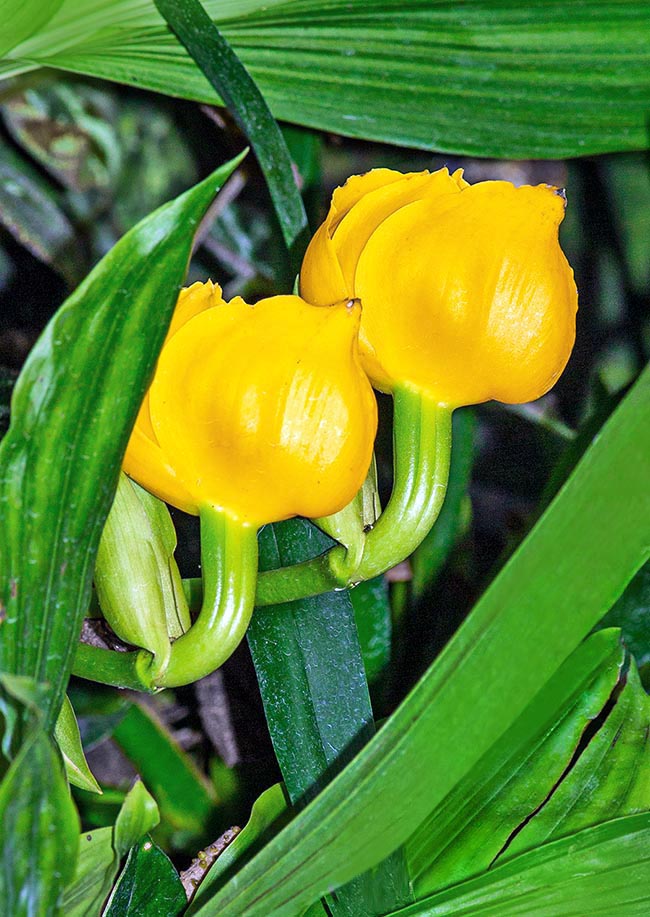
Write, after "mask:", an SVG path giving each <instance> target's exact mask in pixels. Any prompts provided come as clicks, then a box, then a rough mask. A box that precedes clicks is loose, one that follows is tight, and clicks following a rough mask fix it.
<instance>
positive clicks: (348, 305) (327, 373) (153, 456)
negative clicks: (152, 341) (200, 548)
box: [124, 284, 377, 526]
mask: <svg viewBox="0 0 650 917" xmlns="http://www.w3.org/2000/svg"><path fill="white" fill-rule="evenodd" d="M360 311H361V310H360V307H359V304H358V303H356V302H351V301H346V302H341V303H338V304H337V305H334V306H331V307H330V308H328V309H319V308H315V307H314V306H311V305H308V304H307V303H306V302H304V301H303V300H302V299H300V297H298V296H275V297H271V298H269V299H264V300H262V301H261V302H259V303H257V305H255V306H249V305H247V304H246V303H245V302H244V301H243V300H242V299H240V298H239V297H236V298H235V299H233V300H231V301H230V302H229V303H226V302H224V301H223V299H222V298H221V291H220V290H219V288H218V287H216V286H213V285H212V284H205V285H204V284H195V285H194V286H192V287H190V288H189V290H186V291H184V292H183V293H182V294H181V297H180V299H179V305H178V308H177V311H176V313H175V316H174V321H173V323H172V326H171V328H170V332H169V335H168V337H167V340H166V342H165V345H164V346H163V349H162V352H161V355H160V358H159V361H158V366H157V369H156V374H155V376H154V379H153V382H152V384H151V387H150V389H149V393H148V396H147V398H146V399H145V403H144V404H143V407H142V409H141V411H140V415H139V417H138V421H137V423H136V427H135V429H134V432H133V435H132V437H131V440H130V443H129V446H128V449H127V453H126V457H125V461H124V468H125V470H126V471H127V473H128V474H129V475H131V476H132V477H134V478H135V479H136V480H137V481H138V482H139V483H140V484H142V485H143V486H144V487H145V488H147V490H150V491H151V492H152V493H154V494H156V495H157V496H159V497H161V498H162V499H164V500H166V501H167V502H170V503H172V504H174V505H175V506H178V507H180V508H181V509H184V510H186V511H188V512H191V513H198V512H199V509H200V508H201V507H202V506H207V505H209V506H213V507H216V508H218V509H221V510H224V511H226V512H227V513H229V515H231V516H232V517H234V518H236V519H239V520H240V521H241V522H242V523H245V524H251V525H255V526H259V525H261V524H263V523H265V522H274V521H279V520H281V519H286V518H288V517H290V516H294V515H304V516H326V515H329V514H331V513H334V512H336V511H338V510H340V509H341V508H342V507H343V506H345V505H346V504H347V503H348V502H349V501H350V500H351V499H352V497H353V496H354V495H355V493H356V492H357V490H358V489H359V488H360V487H361V485H362V484H363V481H364V479H365V476H366V473H367V471H368V467H369V465H370V460H371V455H372V446H373V440H374V435H375V431H376V423H377V418H376V404H375V399H374V395H373V393H372V389H371V388H370V385H369V384H368V382H367V380H366V377H365V375H364V373H363V371H362V369H361V366H360V364H359V359H358V353H357V332H358V326H359V318H360Z"/></svg>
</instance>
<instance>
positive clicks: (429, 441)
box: [354, 388, 452, 581]
mask: <svg viewBox="0 0 650 917" xmlns="http://www.w3.org/2000/svg"><path fill="white" fill-rule="evenodd" d="M394 403H395V410H394V416H393V444H394V445H393V451H394V458H393V492H392V493H391V497H390V500H389V502H388V505H387V506H386V509H385V510H384V512H383V513H382V514H381V516H380V517H379V519H378V520H377V524H376V525H375V526H374V527H373V528H372V530H371V531H370V532H369V533H368V535H367V537H366V543H365V547H364V552H363V557H362V559H361V563H360V564H359V566H358V568H357V570H356V571H355V573H354V576H355V577H356V578H357V579H358V580H359V581H361V580H367V579H371V578H372V577H373V576H377V575H379V574H380V573H384V572H385V571H386V570H389V569H390V568H391V567H394V566H395V564H398V563H400V561H402V560H405V559H406V558H407V557H409V556H410V555H411V554H412V553H413V551H415V549H416V548H417V547H418V546H419V545H420V544H421V542H422V540H423V539H424V538H425V537H426V535H427V534H428V533H429V531H430V530H431V528H432V526H433V524H434V522H435V521H436V519H437V518H438V515H439V513H440V510H441V509H442V504H443V503H444V499H445V494H446V493H447V482H448V480H449V463H450V459H451V413H452V411H451V408H449V407H448V406H447V405H442V404H438V403H437V402H436V401H434V400H433V399H432V398H430V397H429V396H428V395H426V394H425V393H423V392H418V391H415V390H413V389H407V388H398V389H396V391H395V395H394Z"/></svg>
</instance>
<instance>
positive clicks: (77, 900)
mask: <svg viewBox="0 0 650 917" xmlns="http://www.w3.org/2000/svg"><path fill="white" fill-rule="evenodd" d="M118 866H119V857H118V856H116V854H115V851H114V850H113V829H112V828H97V830H96V831H87V832H84V833H83V834H81V835H80V837H79V855H78V857H77V866H76V869H75V873H74V876H73V877H72V879H71V881H70V883H69V884H68V885H67V886H66V888H65V891H64V893H63V901H62V903H61V911H62V913H63V914H65V917H99V914H100V911H101V907H102V904H103V903H104V901H105V900H106V898H107V897H108V895H109V892H110V890H111V888H112V887H113V880H114V879H115V876H116V875H117V869H118Z"/></svg>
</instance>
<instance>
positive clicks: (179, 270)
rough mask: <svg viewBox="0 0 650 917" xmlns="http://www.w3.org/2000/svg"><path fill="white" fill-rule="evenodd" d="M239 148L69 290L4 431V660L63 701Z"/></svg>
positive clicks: (49, 710)
mask: <svg viewBox="0 0 650 917" xmlns="http://www.w3.org/2000/svg"><path fill="white" fill-rule="evenodd" d="M240 159H241V157H239V158H238V159H235V160H233V161H231V162H230V163H228V164H226V165H225V166H223V167H222V168H221V169H219V170H217V172H215V173H214V174H213V175H211V176H210V177H209V178H207V179H205V181H203V182H202V183H201V184H199V185H197V186H196V187H195V188H193V189H192V190H190V191H188V192H186V193H185V194H184V195H181V197H179V198H177V199H176V200H175V201H173V202H172V203H170V204H167V205H165V206H164V207H162V208H160V209H159V210H157V211H156V212H155V213H154V214H152V215H151V216H149V217H147V218H146V219H145V220H143V221H142V222H141V223H139V224H138V225H137V226H136V227H135V228H134V229H132V230H131V231H130V232H129V233H127V234H126V235H125V236H124V237H123V238H122V239H121V240H120V241H119V242H118V243H117V245H116V246H115V247H114V248H113V249H112V250H111V251H110V252H109V253H108V254H107V255H106V257H105V258H103V259H102V261H101V262H100V263H99V264H98V265H97V267H96V268H95V269H94V270H93V271H92V273H91V274H90V275H89V276H88V277H87V278H86V280H84V282H83V283H82V284H81V286H80V287H79V288H78V290H77V291H76V292H75V293H73V294H72V296H71V297H70V298H69V299H68V300H67V301H66V303H65V304H64V305H63V306H62V308H61V309H60V310H59V312H58V313H57V314H56V316H55V317H54V319H53V320H52V321H51V322H50V324H49V325H48V327H47V328H46V330H45V332H44V333H43V335H42V336H41V338H40V339H39V341H38V343H37V344H36V346H35V347H34V349H33V351H32V353H31V355H30V357H29V359H28V361H27V363H26V365H25V368H24V369H23V372H22V373H21V376H20V379H19V380H18V382H17V384H16V387H15V390H14V397H13V402H12V418H11V426H10V429H9V432H8V433H7V434H6V436H5V437H4V439H3V440H2V444H0V499H1V500H2V503H3V507H4V511H3V525H2V530H1V532H0V607H1V608H2V611H3V613H4V615H6V620H5V622H4V625H3V640H2V642H1V643H0V669H4V670H6V671H8V672H14V673H17V674H24V675H29V676H32V677H34V678H36V679H37V680H38V681H42V682H47V683H49V685H50V695H49V699H48V703H47V706H46V722H47V724H48V725H49V726H50V727H53V726H54V723H55V721H56V717H57V715H58V711H59V708H60V706H61V704H62V702H63V696H64V692H65V687H66V684H67V680H68V676H69V673H70V668H71V665H72V658H73V655H74V651H75V645H76V642H77V636H78V634H79V631H80V628H81V619H82V617H83V614H84V612H85V610H86V608H87V607H88V602H89V597H90V580H91V576H92V571H93V566H94V560H95V554H96V550H97V543H98V541H99V536H100V534H101V529H102V525H103V523H104V520H105V518H106V515H107V513H108V510H109V507H110V503H111V499H112V497H113V493H114V489H115V485H116V481H117V475H118V472H119V466H120V462H121V458H122V454H123V452H124V449H125V446H126V443H127V439H128V435H129V430H130V428H131V425H132V424H133V421H134V419H135V416H136V413H137V410H138V406H139V403H140V401H141V399H142V396H143V394H144V392H145V390H146V387H147V384H148V381H149V379H150V377H151V373H152V371H153V367H154V363H155V359H156V356H157V353H158V351H159V349H160V346H161V344H162V341H163V338H164V335H165V330H166V328H167V324H168V322H169V318H170V315H171V312H172V310H173V307H174V304H175V301H176V297H177V294H178V289H179V287H180V285H181V283H182V280H183V277H184V273H185V270H186V266H187V261H188V258H189V255H190V250H191V245H192V234H193V231H194V229H195V228H196V225H197V222H198V220H199V219H200V217H201V216H202V214H203V213H204V212H205V210H206V209H207V207H208V206H209V204H210V202H211V200H212V198H213V197H214V194H215V193H216V191H217V190H218V189H219V187H220V186H221V184H222V183H223V181H224V180H225V179H226V178H227V176H228V175H229V174H230V173H231V172H232V170H233V169H234V168H235V167H236V166H237V164H238V162H239V161H240Z"/></svg>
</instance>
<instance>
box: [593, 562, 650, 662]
mask: <svg viewBox="0 0 650 917" xmlns="http://www.w3.org/2000/svg"><path fill="white" fill-rule="evenodd" d="M600 626H601V627H620V628H621V630H622V631H623V639H624V641H625V645H626V646H627V648H628V649H629V651H630V652H631V653H633V655H634V658H635V659H636V661H637V662H638V664H639V665H640V666H644V665H647V664H648V663H650V563H647V564H645V566H643V567H642V568H641V569H640V570H639V572H638V573H637V575H636V576H635V577H634V579H633V580H632V582H631V583H630V584H629V585H628V587H627V589H626V590H625V592H624V593H623V595H622V596H621V597H620V598H619V600H618V601H617V602H616V604H615V605H614V607H613V608H612V609H611V610H610V611H609V612H608V613H607V614H606V615H605V617H604V618H603V620H602V621H601V625H600Z"/></svg>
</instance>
